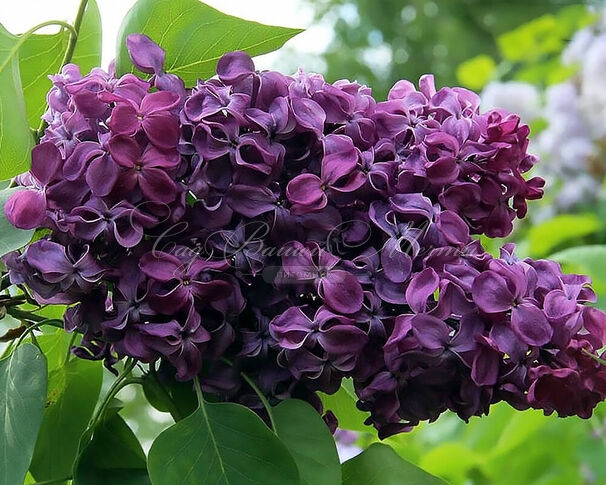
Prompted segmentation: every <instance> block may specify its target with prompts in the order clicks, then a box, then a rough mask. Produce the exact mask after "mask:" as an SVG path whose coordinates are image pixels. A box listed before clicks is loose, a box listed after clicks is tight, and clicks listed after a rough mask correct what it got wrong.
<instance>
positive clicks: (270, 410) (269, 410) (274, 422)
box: [222, 357, 277, 433]
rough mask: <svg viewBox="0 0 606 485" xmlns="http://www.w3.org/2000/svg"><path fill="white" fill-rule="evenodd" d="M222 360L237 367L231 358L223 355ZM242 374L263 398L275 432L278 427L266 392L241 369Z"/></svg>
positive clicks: (261, 398) (262, 401)
mask: <svg viewBox="0 0 606 485" xmlns="http://www.w3.org/2000/svg"><path fill="white" fill-rule="evenodd" d="M222 360H223V361H224V362H225V363H226V364H229V365H230V366H232V367H235V366H234V363H233V362H232V361H231V360H229V359H226V358H225V357H223V358H222ZM240 375H241V376H242V379H244V380H245V381H246V383H247V384H248V385H249V386H250V387H251V388H252V390H253V391H255V394H256V395H257V396H259V399H260V400H261V403H262V404H263V407H264V408H265V410H266V411H267V415H268V416H269V422H270V424H271V429H272V430H273V431H274V433H275V432H276V429H277V428H276V421H275V419H274V413H273V411H272V408H271V405H270V404H269V401H268V400H267V398H266V397H265V394H263V392H262V391H261V389H259V386H257V384H256V383H255V381H253V380H252V379H251V378H250V377H249V376H248V374H246V373H245V372H242V371H240Z"/></svg>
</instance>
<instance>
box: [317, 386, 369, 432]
mask: <svg viewBox="0 0 606 485" xmlns="http://www.w3.org/2000/svg"><path fill="white" fill-rule="evenodd" d="M320 398H321V399H322V404H323V406H324V409H325V410H331V411H332V412H333V413H334V414H335V416H336V417H337V419H338V420H339V427H340V428H342V429H349V430H352V431H365V432H368V433H374V428H373V427H371V426H367V425H365V424H364V421H365V420H366V418H368V416H369V413H366V412H364V411H360V410H359V409H358V408H357V407H356V401H357V399H358V398H357V397H356V394H355V392H354V390H353V384H352V382H351V380H350V379H344V380H343V384H342V385H341V388H340V389H339V390H338V391H337V392H336V393H335V394H330V395H328V394H322V393H320Z"/></svg>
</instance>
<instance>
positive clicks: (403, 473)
mask: <svg viewBox="0 0 606 485" xmlns="http://www.w3.org/2000/svg"><path fill="white" fill-rule="evenodd" d="M445 483H446V482H444V481H442V480H440V479H439V478H437V477H434V476H433V475H430V474H429V473H427V472H425V471H423V470H422V469H420V468H419V467H417V466H415V465H413V464H412V463H409V462H407V461H406V460H404V459H402V458H400V457H399V456H398V455H397V453H396V452H395V451H393V450H392V449H391V448H390V447H389V446H387V445H383V444H380V443H374V444H372V445H370V447H368V448H367V449H366V450H364V451H363V452H362V453H360V454H359V455H358V456H356V457H355V458H352V459H350V460H347V461H346V462H345V463H343V485H444V484H445Z"/></svg>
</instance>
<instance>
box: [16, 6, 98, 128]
mask: <svg viewBox="0 0 606 485" xmlns="http://www.w3.org/2000/svg"><path fill="white" fill-rule="evenodd" d="M69 37H70V33H69V32H68V31H67V30H65V29H62V30H61V31H60V32H58V33H56V34H50V35H41V34H34V35H30V36H29V37H28V38H27V40H26V41H25V42H24V43H23V45H22V46H21V49H20V51H19V70H20V73H21V84H22V85H23V94H24V95H25V105H26V107H27V118H28V121H29V125H30V126H31V127H32V128H38V125H39V124H40V117H41V116H42V114H43V113H44V111H45V109H46V93H47V92H48V90H49V89H50V88H51V85H52V84H51V81H50V80H49V79H48V76H49V75H50V74H56V73H57V72H59V71H60V70H61V64H62V62H63V58H64V56H65V51H66V49H67V44H68V42H69ZM71 62H73V63H74V64H78V65H79V66H80V71H81V73H82V74H87V73H88V72H89V71H90V70H91V69H92V68H93V67H95V66H99V65H100V64H101V16H100V15H99V8H98V7H97V3H96V1H95V0H89V2H88V4H87V7H86V10H85V11H84V16H83V17H82V24H81V25H80V34H79V36H78V41H77V43H76V49H75V51H74V54H73V56H72V60H71Z"/></svg>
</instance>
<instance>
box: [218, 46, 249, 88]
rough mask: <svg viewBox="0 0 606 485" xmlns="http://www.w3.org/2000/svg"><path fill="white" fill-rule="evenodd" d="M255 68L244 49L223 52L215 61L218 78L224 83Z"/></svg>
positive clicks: (245, 74) (238, 77)
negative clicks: (217, 60) (216, 61)
mask: <svg viewBox="0 0 606 485" xmlns="http://www.w3.org/2000/svg"><path fill="white" fill-rule="evenodd" d="M254 70H255V64H254V63H253V61H252V59H251V58H250V56H249V55H248V54H247V53H246V52H244V51H234V52H228V53H226V54H223V56H222V57H221V59H219V62H218V63H217V74H218V75H219V79H221V81H223V82H225V83H231V82H234V81H237V80H238V79H240V78H242V77H243V76H248V75H250V74H251V73H252V72H253V71H254Z"/></svg>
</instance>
